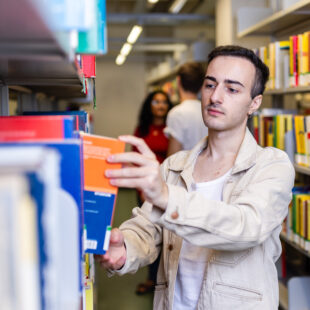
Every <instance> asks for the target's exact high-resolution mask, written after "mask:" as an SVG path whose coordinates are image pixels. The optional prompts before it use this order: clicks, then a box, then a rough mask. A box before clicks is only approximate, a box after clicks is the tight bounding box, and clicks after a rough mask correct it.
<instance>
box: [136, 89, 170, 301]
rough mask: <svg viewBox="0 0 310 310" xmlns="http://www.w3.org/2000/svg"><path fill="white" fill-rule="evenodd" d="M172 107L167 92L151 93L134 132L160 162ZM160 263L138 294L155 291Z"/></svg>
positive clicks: (166, 143) (166, 147) (154, 267)
mask: <svg viewBox="0 0 310 310" xmlns="http://www.w3.org/2000/svg"><path fill="white" fill-rule="evenodd" d="M171 108H172V103H171V101H170V98H169V96H168V94H167V93H166V92H164V91H162V90H156V91H153V92H151V93H149V94H148V96H147V97H146V98H145V100H144V102H143V104H142V107H141V110H140V114H139V123H138V126H137V128H136V130H135V132H134V135H135V136H136V137H139V138H142V139H143V140H144V141H145V142H146V144H147V145H148V146H149V148H150V149H151V150H152V151H153V152H154V153H155V155H156V157H157V160H158V161H159V162H160V163H162V162H163V161H164V159H165V158H166V157H167V151H168V143H169V140H168V138H167V137H166V136H165V134H164V128H165V127H166V118H167V114H168V112H169V110H170V109H171ZM134 150H135V149H134ZM135 151H136V150H135ZM137 195H138V202H139V205H140V206H141V205H142V203H143V202H144V197H143V195H142V193H141V192H140V191H137ZM159 257H160V256H159ZM158 263H159V259H157V260H156V261H155V262H154V263H153V264H151V265H150V266H149V272H148V279H147V280H146V281H145V282H144V283H139V284H138V286H137V288H136V293H137V294H138V295H143V294H146V293H150V292H153V291H154V287H155V283H156V275H157V269H158Z"/></svg>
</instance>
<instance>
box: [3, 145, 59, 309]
mask: <svg viewBox="0 0 310 310" xmlns="http://www.w3.org/2000/svg"><path fill="white" fill-rule="evenodd" d="M59 160H60V158H59V155H58V154H57V152H56V151H54V150H52V149H48V148H44V147H36V146H25V147H24V146H8V147H6V146H5V147H1V148H0V174H8V173H19V174H27V175H28V176H29V175H30V174H32V175H33V176H35V177H36V180H37V182H40V183H41V186H43V187H44V195H43V210H42V226H43V234H44V236H43V239H44V250H42V251H45V253H46V256H47V259H46V262H45V264H44V266H43V271H42V273H43V278H44V288H43V291H42V292H41V294H42V295H43V299H44V303H45V309H46V310H54V309H60V296H59V294H60V290H59V284H58V281H59V278H60V277H61V270H62V269H61V263H60V259H59V257H61V255H62V253H61V251H60V246H59V240H60V238H61V236H60V235H59V229H57V221H58V219H59V217H60V216H61V214H59V201H58V199H59V195H58V192H59V188H60V171H59ZM37 210H38V209H37ZM42 251H40V253H41V252H42Z"/></svg>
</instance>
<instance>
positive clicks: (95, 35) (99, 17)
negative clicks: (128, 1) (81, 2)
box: [76, 0, 107, 55]
mask: <svg viewBox="0 0 310 310" xmlns="http://www.w3.org/2000/svg"><path fill="white" fill-rule="evenodd" d="M87 10H88V11H89V12H90V16H91V17H90V19H91V20H92V25H91V27H90V28H89V29H88V30H87V31H80V32H79V34H78V46H77V49H76V53H78V54H91V55H96V54H105V53H106V52H107V33H106V6H105V1H104V0H90V1H88V4H87Z"/></svg>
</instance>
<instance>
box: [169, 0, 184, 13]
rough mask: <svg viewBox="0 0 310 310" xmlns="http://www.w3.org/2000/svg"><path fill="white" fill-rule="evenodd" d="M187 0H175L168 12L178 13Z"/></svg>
mask: <svg viewBox="0 0 310 310" xmlns="http://www.w3.org/2000/svg"><path fill="white" fill-rule="evenodd" d="M186 1H187V0H175V1H174V2H173V3H172V5H171V7H170V8H169V12H170V13H174V14H176V13H179V12H180V11H181V9H182V8H183V6H184V4H185V3H186Z"/></svg>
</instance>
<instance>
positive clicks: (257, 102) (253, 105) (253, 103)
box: [248, 95, 263, 115]
mask: <svg viewBox="0 0 310 310" xmlns="http://www.w3.org/2000/svg"><path fill="white" fill-rule="evenodd" d="M262 100H263V96H262V95H257V96H256V97H254V98H253V99H252V101H251V104H250V107H249V112H248V115H252V114H253V113H254V112H255V111H257V110H258V109H259V107H260V105H261V104H262Z"/></svg>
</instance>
